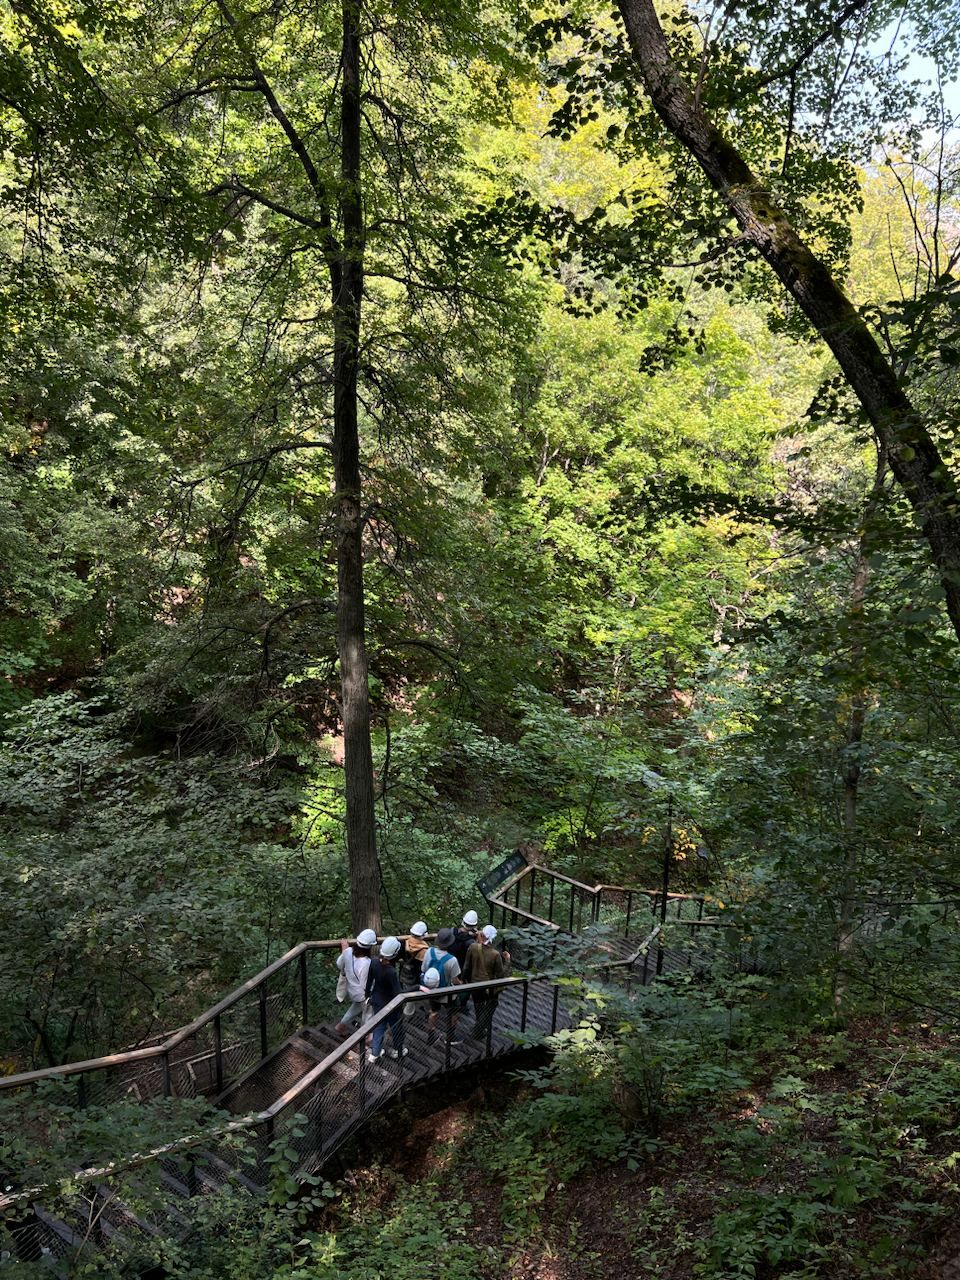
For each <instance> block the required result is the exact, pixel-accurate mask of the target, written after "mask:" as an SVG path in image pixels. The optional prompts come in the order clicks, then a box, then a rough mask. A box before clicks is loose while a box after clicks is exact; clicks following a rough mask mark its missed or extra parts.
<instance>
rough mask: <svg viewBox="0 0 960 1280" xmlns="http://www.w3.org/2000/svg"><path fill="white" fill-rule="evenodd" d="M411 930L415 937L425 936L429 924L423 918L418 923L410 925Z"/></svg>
mask: <svg viewBox="0 0 960 1280" xmlns="http://www.w3.org/2000/svg"><path fill="white" fill-rule="evenodd" d="M410 932H411V934H412V935H413V937H415V938H425V937H426V936H427V926H426V925H425V924H424V922H423V921H422V920H418V921H417V922H416V924H412V925H411V926H410Z"/></svg>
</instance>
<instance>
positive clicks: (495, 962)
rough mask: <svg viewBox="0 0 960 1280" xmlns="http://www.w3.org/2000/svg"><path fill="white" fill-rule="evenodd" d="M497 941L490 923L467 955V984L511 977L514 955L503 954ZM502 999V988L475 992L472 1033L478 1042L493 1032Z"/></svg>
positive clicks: (465, 969) (465, 971)
mask: <svg viewBox="0 0 960 1280" xmlns="http://www.w3.org/2000/svg"><path fill="white" fill-rule="evenodd" d="M496 938H497V930H496V929H495V928H494V926H493V925H492V924H488V925H486V926H484V928H483V929H481V930H480V934H479V937H478V938H477V941H476V942H475V943H474V944H473V946H472V947H471V948H470V950H469V951H468V952H467V958H466V961H465V962H464V966H463V981H464V983H465V984H466V983H470V982H493V981H495V980H496V979H497V978H505V977H506V976H507V971H508V966H509V961H510V953H509V951H506V952H504V953H503V954H502V955H501V953H500V952H499V951H498V950H497V948H496V947H495V946H494V943H495V941H496ZM499 999H500V990H499V988H495V989H494V990H493V991H475V992H474V993H473V1009H474V1013H475V1015H476V1018H475V1021H474V1024H473V1030H472V1031H471V1032H470V1034H471V1036H473V1037H474V1038H475V1039H477V1040H485V1039H486V1038H487V1036H488V1034H489V1033H490V1031H491V1030H492V1028H493V1015H494V1013H495V1012H496V1008H497V1001H498V1000H499Z"/></svg>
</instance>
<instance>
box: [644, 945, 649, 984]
mask: <svg viewBox="0 0 960 1280" xmlns="http://www.w3.org/2000/svg"><path fill="white" fill-rule="evenodd" d="M649 967H650V950H649V948H648V949H647V950H646V951H645V952H644V953H643V985H644V986H646V985H647V970H648V968H649Z"/></svg>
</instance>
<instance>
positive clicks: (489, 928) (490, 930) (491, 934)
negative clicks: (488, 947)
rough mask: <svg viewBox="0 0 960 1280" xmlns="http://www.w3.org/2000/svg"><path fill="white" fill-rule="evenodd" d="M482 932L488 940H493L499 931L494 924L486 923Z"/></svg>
mask: <svg viewBox="0 0 960 1280" xmlns="http://www.w3.org/2000/svg"><path fill="white" fill-rule="evenodd" d="M481 932H482V933H483V936H484V937H485V938H486V940H487V941H488V942H492V941H493V940H494V938H495V937H496V936H497V931H496V929H495V928H494V927H493V925H492V924H485V925H484V926H483V929H482V930H481Z"/></svg>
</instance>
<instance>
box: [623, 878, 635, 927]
mask: <svg viewBox="0 0 960 1280" xmlns="http://www.w3.org/2000/svg"><path fill="white" fill-rule="evenodd" d="M632 910H633V893H632V892H631V891H630V890H629V889H628V890H627V918H626V920H625V922H624V925H623V936H624V937H625V938H629V937H630V913H631V911H632Z"/></svg>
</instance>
